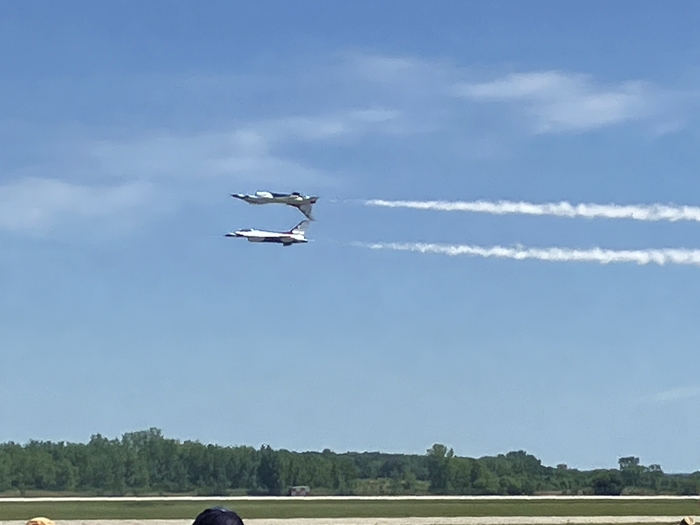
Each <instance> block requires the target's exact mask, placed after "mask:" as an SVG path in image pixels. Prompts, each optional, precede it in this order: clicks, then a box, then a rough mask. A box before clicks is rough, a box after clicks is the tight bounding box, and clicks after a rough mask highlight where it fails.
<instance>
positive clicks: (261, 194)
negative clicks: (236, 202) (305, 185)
mask: <svg viewBox="0 0 700 525" xmlns="http://www.w3.org/2000/svg"><path fill="white" fill-rule="evenodd" d="M231 197H235V198H236V199H241V200H242V201H246V202H247V203H249V204H274V203H278V204H286V205H287V206H294V207H295V208H298V209H299V211H300V212H301V213H303V214H304V215H305V216H306V218H307V219H310V220H312V221H313V220H314V218H313V216H312V215H311V207H312V206H313V205H314V204H316V201H317V200H318V197H315V196H311V195H302V194H301V193H299V192H296V191H295V192H292V193H273V192H271V191H256V192H255V193H253V194H252V195H246V194H244V193H232V194H231Z"/></svg>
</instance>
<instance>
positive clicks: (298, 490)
mask: <svg viewBox="0 0 700 525" xmlns="http://www.w3.org/2000/svg"><path fill="white" fill-rule="evenodd" d="M309 494H311V487H309V486H307V485H297V486H295V487H292V488H291V489H289V495H290V496H308V495H309Z"/></svg>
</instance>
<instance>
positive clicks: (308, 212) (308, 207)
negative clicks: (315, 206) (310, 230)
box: [297, 204, 314, 221]
mask: <svg viewBox="0 0 700 525" xmlns="http://www.w3.org/2000/svg"><path fill="white" fill-rule="evenodd" d="M311 207H312V204H302V205H301V206H297V208H299V211H300V212H301V213H303V214H304V215H305V216H306V218H307V219H309V220H312V221H313V220H314V217H313V215H312V214H311Z"/></svg>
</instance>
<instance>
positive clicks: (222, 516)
mask: <svg viewBox="0 0 700 525" xmlns="http://www.w3.org/2000/svg"><path fill="white" fill-rule="evenodd" d="M192 525H243V520H242V519H241V517H240V516H239V515H238V514H236V513H235V512H233V511H232V510H228V509H226V508H224V507H211V508H208V509H206V510H203V511H202V512H200V513H199V515H198V516H197V517H196V518H195V520H194V523H192Z"/></svg>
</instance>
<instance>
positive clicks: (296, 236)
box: [226, 220, 309, 246]
mask: <svg viewBox="0 0 700 525" xmlns="http://www.w3.org/2000/svg"><path fill="white" fill-rule="evenodd" d="M308 226H309V221H308V220H306V221H301V222H300V223H299V224H297V225H296V226H294V228H292V229H291V230H289V231H288V232H266V231H263V230H252V229H246V230H236V231H235V232H230V233H227V234H226V237H245V238H246V239H248V241H250V242H276V243H278V244H281V245H282V246H291V245H292V244H296V243H300V242H309V240H308V239H307V238H306V237H305V234H306V228H307V227H308Z"/></svg>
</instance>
